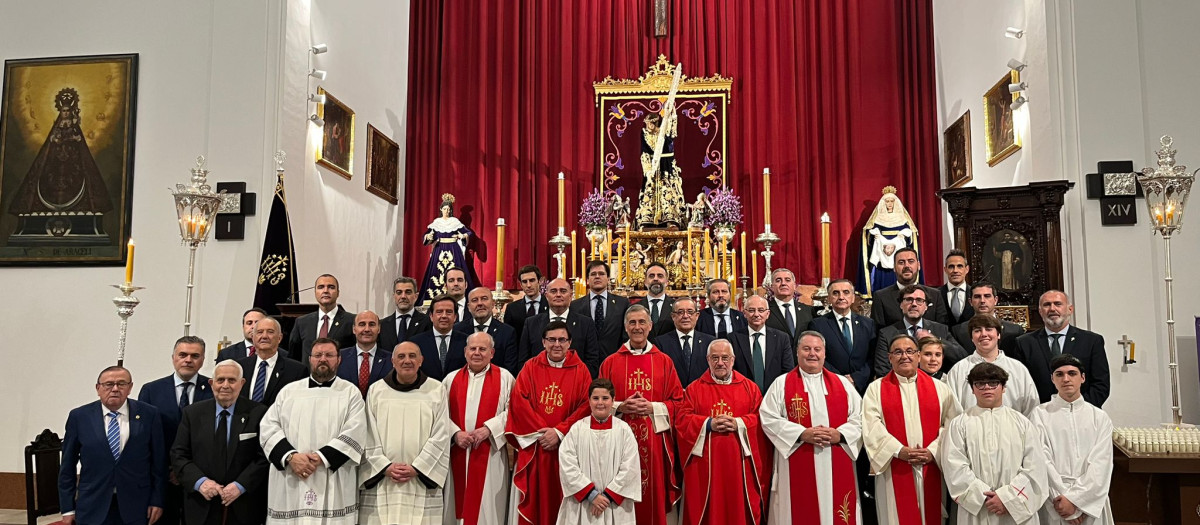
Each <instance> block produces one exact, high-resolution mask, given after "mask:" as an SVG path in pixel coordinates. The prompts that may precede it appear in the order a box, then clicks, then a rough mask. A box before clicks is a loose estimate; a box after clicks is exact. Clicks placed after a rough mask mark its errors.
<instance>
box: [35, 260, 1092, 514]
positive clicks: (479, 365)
mask: <svg viewBox="0 0 1200 525" xmlns="http://www.w3.org/2000/svg"><path fill="white" fill-rule="evenodd" d="M895 261H896V264H895V268H896V274H897V280H898V282H897V284H896V285H895V286H889V287H888V288H886V289H882V290H875V291H874V294H873V295H874V301H873V308H872V315H871V316H869V317H868V316H863V315H859V314H858V313H855V311H854V302H855V299H856V294H855V290H854V286H853V284H852V283H851V282H850V281H847V280H837V281H834V282H832V283H831V284H830V285H829V286H828V290H827V291H828V296H829V301H828V302H829V306H830V308H831V311H830V312H828V313H825V314H823V315H817V313H816V312H815V311H814V310H813V308H812V306H810V305H808V304H806V303H803V302H801V301H799V300H798V299H797V298H796V283H795V276H794V275H793V274H792V272H790V271H788V270H786V269H776V270H775V271H774V272H772V275H771V286H770V289H769V291H768V294H767V296H763V295H757V294H755V295H750V296H749V297H748V298H746V300H745V301H744V302H743V308H742V310H740V311H739V310H737V309H734V308H732V307H731V306H732V304H733V303H732V298H731V297H730V286H729V283H728V282H726V281H723V280H720V279H717V280H713V281H711V282H710V283H709V284H708V286H707V287H706V297H705V298H704V299H705V300H704V301H703V302H704V305H703V308H702V307H701V305H700V304H699V303H700V301H699V300H698V299H696V298H689V297H672V296H670V295H668V294H667V290H666V285H667V278H668V276H667V268H666V267H665V266H664V265H662V264H657V263H654V264H650V265H648V267H647V268H646V270H645V287H646V291H647V293H646V295H645V296H643V297H640V298H633V303H632V304H631V301H630V299H629V298H626V297H623V296H619V295H616V294H612V293H610V292H609V291H608V288H609V282H608V277H609V268H608V266H607V265H606V264H605V263H603V262H601V261H592V262H591V263H589V264H588V266H587V268H586V272H585V274H586V279H587V286H588V291H587V293H586V294H585V295H584V296H583V297H579V298H577V299H574V300H572V299H573V298H572V287H571V286H570V285H569V284H568V283H567V282H566V281H564V280H562V279H553V280H550V281H549V282H546V280H545V279H544V278H543V276H542V273H541V271H540V270H539V269H538V268H537V267H535V266H524V267H522V268H520V269H519V270H518V272H517V277H518V280H519V281H520V284H521V287H522V291H523V297H521V298H520V299H518V300H516V301H515V302H513V303H510V304H509V305H508V306H507V308H506V309H505V311H504V313H503V315H502V316H500V317H499V318H497V317H496V316H495V314H494V308H495V304H494V302H493V299H492V294H491V292H490V290H488V289H486V288H476V289H473V290H469V291H468V290H467V289H466V282H467V279H466V272H464V271H463V270H461V269H458V268H452V269H450V270H449V271H447V272H446V278H445V283H446V292H447V293H446V294H443V295H440V296H438V297H436V298H434V299H433V300H432V302H431V303H430V304H429V308H428V313H427V314H426V313H421V312H420V311H418V310H417V309H416V308H414V307H415V303H416V299H417V297H418V289H417V288H416V282H415V281H414V280H413V279H410V278H407V277H401V278H398V279H396V280H395V282H394V284H393V288H392V291H393V299H394V303H395V306H396V311H395V312H394V313H392V314H391V315H389V316H387V317H385V318H383V319H380V318H379V316H378V315H377V314H375V313H374V312H371V311H363V312H359V313H357V314H351V313H349V312H346V311H345V310H344V309H342V308H341V307H340V306H339V305H338V303H337V299H338V282H337V279H336V277H334V276H332V275H322V276H320V277H319V278H318V279H317V280H316V286H315V288H314V289H315V295H316V299H317V303H318V310H317V311H316V312H313V313H310V314H307V315H305V316H303V317H301V318H299V319H297V320H296V324H295V327H294V328H293V329H292V331H291V333H290V334H289V337H288V343H287V346H286V350H285V349H284V348H281V345H282V343H283V336H284V334H283V331H282V329H281V327H280V324H279V322H278V321H277V320H276V319H274V318H272V317H270V316H268V315H266V314H265V313H264V312H262V311H260V310H256V309H252V310H249V311H247V312H245V314H244V315H243V331H244V339H245V340H244V341H240V342H238V343H237V344H233V345H230V346H229V347H226V348H224V349H223V350H222V351H221V352H219V354H218V356H217V357H216V361H217V363H216V367H215V370H214V373H213V377H211V378H209V377H204V376H203V375H201V374H199V370H200V368H201V367H202V365H203V363H204V362H205V359H206V357H205V344H204V341H203V340H201V339H200V338H197V337H194V336H185V337H182V338H180V339H179V340H178V341H177V342H176V344H175V346H174V349H173V351H172V361H173V365H174V369H175V371H174V372H173V373H172V374H171V375H168V376H166V377H163V378H161V379H157V380H155V381H151V382H149V383H147V384H145V385H144V386H143V387H142V388H141V391H140V393H139V395H138V397H137V399H136V400H135V399H131V398H130V397H129V396H130V393H131V392H132V387H133V377H132V374H131V373H130V372H129V371H128V370H126V369H124V368H121V367H109V368H107V369H105V370H104V371H102V372H101V374H100V376H99V378H98V379H97V383H96V391H97V394H98V396H99V398H100V399H99V400H98V401H96V402H93V403H90V404H88V405H84V406H82V407H80V408H78V409H75V410H73V411H72V412H71V414H70V415H69V416H68V420H67V424H66V435H65V438H64V443H63V461H62V471H61V475H60V484H59V485H60V501H61V506H62V510H63V520H64V522H65V523H67V524H68V525H71V524H72V523H74V522H75V521H78V522H79V523H81V524H91V523H135V522H136V523H155V522H163V523H167V524H169V525H175V523H178V522H180V521H183V522H185V523H188V524H189V525H192V524H226V523H247V524H257V523H263V522H264V521H265V522H271V523H297V524H310V523H311V524H315V523H335V524H336V523H343V524H353V523H362V524H377V523H378V524H388V525H390V524H409V523H411V524H438V523H445V524H453V523H465V524H469V525H476V524H486V525H497V524H506V523H510V524H514V525H515V524H535V525H543V524H551V523H558V524H579V523H589V524H591V523H603V524H619V523H630V524H632V523H638V524H650V525H661V524H665V523H668V522H674V521H675V520H678V521H679V522H681V523H686V524H700V523H721V524H723V525H724V524H726V523H728V524H733V523H750V524H759V523H763V522H766V523H780V524H782V523H822V524H827V525H828V524H833V523H842V524H855V523H857V524H861V523H864V522H865V523H871V522H873V521H875V520H877V521H878V522H879V523H888V524H905V525H907V524H924V525H929V524H934V523H943V522H944V521H945V519H946V518H947V517H948V516H951V515H955V516H956V518H957V522H958V523H964V524H966V523H1069V524H1072V525H1077V524H1081V523H1111V515H1110V513H1109V512H1108V511H1107V494H1108V487H1109V479H1110V477H1111V466H1112V458H1111V445H1110V435H1111V427H1112V424H1111V421H1110V420H1109V419H1108V417H1107V416H1106V415H1105V414H1104V412H1103V411H1102V410H1101V409H1100V406H1101V405H1102V404H1103V402H1104V399H1105V398H1106V397H1107V395H1108V368H1107V361H1106V358H1105V355H1104V348H1103V339H1102V338H1101V337H1100V336H1099V335H1098V334H1094V333H1092V332H1087V331H1085V330H1081V329H1079V328H1076V327H1074V326H1072V325H1071V324H1070V322H1071V315H1072V313H1073V308H1072V306H1071V304H1070V301H1069V299H1068V297H1067V296H1066V294H1064V293H1062V292H1060V291H1047V292H1046V293H1044V294H1043V295H1042V297H1041V299H1040V301H1039V314H1040V315H1041V317H1042V320H1043V322H1044V324H1045V328H1044V329H1041V330H1038V331H1035V332H1030V333H1023V332H1024V330H1023V329H1021V328H1020V327H1019V326H1016V325H1012V324H1011V323H1007V322H1005V321H1001V320H999V319H998V318H997V317H996V315H995V314H996V311H995V306H996V293H995V288H994V287H993V286H991V285H989V284H987V283H982V282H976V283H974V286H971V285H967V284H966V276H967V275H968V273H969V267H967V266H966V259H965V257H964V256H963V254H962V252H957V251H951V252H950V254H949V255H948V256H947V257H946V259H945V261H946V272H947V280H948V283H947V285H946V286H944V287H943V288H942V289H940V290H939V289H934V288H930V287H926V286H923V285H921V284H919V283H917V282H916V281H917V275H919V272H920V266H919V262H917V258H916V253H915V252H912V251H911V250H907V251H906V250H904V249H901V250H899V251H898V252H896V254H895ZM1014 327H1015V330H1014ZM872 478H873V479H872Z"/></svg>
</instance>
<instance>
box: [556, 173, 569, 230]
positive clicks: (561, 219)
mask: <svg viewBox="0 0 1200 525" xmlns="http://www.w3.org/2000/svg"><path fill="white" fill-rule="evenodd" d="M565 184H566V179H564V178H563V172H561V171H560V172H558V229H559V230H562V229H563V228H565V227H566V220H565V219H566V216H567V214H566V206H567V201H566V200H565V199H564V195H565V194H566V190H565V189H564V186H565Z"/></svg>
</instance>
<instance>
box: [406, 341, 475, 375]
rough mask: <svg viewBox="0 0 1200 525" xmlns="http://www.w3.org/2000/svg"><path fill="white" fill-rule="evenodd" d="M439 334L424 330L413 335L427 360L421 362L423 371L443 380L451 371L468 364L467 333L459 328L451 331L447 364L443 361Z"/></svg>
mask: <svg viewBox="0 0 1200 525" xmlns="http://www.w3.org/2000/svg"><path fill="white" fill-rule="evenodd" d="M437 335H439V334H438V333H437V331H429V332H422V333H419V334H417V335H415V336H413V338H412V342H413V343H416V345H417V346H419V347H420V348H421V355H423V356H425V361H424V362H423V363H421V371H422V372H425V375H427V376H429V377H432V378H434V379H437V380H438V381H442V380H444V379H445V378H446V375H447V374H449V373H450V372H453V371H455V370H458V369H459V368H462V367H464V366H467V355H466V350H467V334H466V333H463V332H459V331H458V330H451V331H450V340H449V341H448V342H447V345H448V349H447V351H446V363H445V364H443V363H442V357H441V353H440V352H439V351H438V343H439V341H440V340H439V338H438V337H436V336H437Z"/></svg>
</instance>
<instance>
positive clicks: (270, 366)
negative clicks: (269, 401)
mask: <svg viewBox="0 0 1200 525" xmlns="http://www.w3.org/2000/svg"><path fill="white" fill-rule="evenodd" d="M254 355H255V357H257V358H258V359H255V360H254V369H253V370H250V384H248V385H246V388H249V390H248V391H247V393H249V394H251V395H253V393H254V387H255V382H257V381H258V367H260V366H262V363H263V362H264V361H265V362H266V363H267V375H266V378H267V385H269V384H271V372H274V371H275V363H277V362H279V352H275V355H273V356H271V357H270V358H268V359H263V358H262V354H257V353H256V354H254ZM267 385H263V392H266V389H267Z"/></svg>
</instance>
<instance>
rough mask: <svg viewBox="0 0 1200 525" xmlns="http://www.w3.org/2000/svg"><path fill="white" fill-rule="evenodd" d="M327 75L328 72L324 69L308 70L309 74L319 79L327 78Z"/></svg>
mask: <svg viewBox="0 0 1200 525" xmlns="http://www.w3.org/2000/svg"><path fill="white" fill-rule="evenodd" d="M325 75H328V73H326V72H325V70H324V69H314V70H312V71H309V72H308V76H310V77H313V78H315V79H317V80H325Z"/></svg>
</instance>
